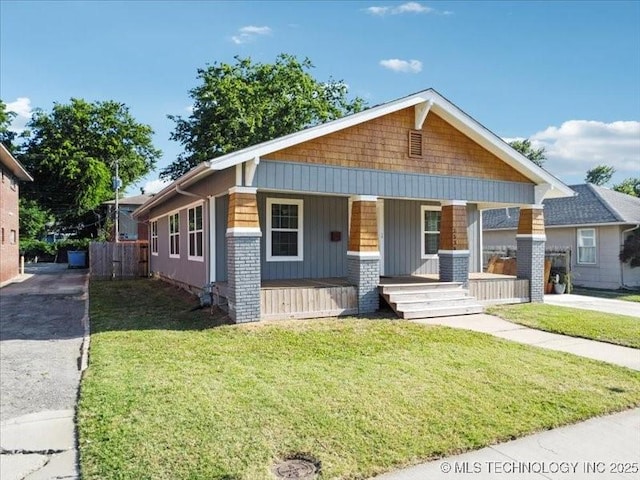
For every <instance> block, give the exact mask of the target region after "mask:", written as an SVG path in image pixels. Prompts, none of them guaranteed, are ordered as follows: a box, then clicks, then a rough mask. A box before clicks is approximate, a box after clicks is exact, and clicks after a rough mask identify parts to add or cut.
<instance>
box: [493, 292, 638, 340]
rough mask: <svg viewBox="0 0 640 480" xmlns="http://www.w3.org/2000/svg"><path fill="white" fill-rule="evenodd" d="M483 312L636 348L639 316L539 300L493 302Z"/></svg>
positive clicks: (541, 328) (574, 335) (532, 325)
mask: <svg viewBox="0 0 640 480" xmlns="http://www.w3.org/2000/svg"><path fill="white" fill-rule="evenodd" d="M487 313H491V314H492V315H497V316H499V317H501V318H504V319H505V320H509V321H511V322H515V323H519V324H521V325H526V326H527V327H532V328H537V329H539V330H545V331H547V332H554V333H562V334H565V335H571V336H573V337H582V338H590V339H592V340H600V341H602V342H609V343H615V344H617V345H624V346H626V347H634V348H640V320H639V319H637V318H634V317H629V316H627V315H615V314H612V313H603V312H596V311H592V310H583V309H577V308H570V307H558V306H555V305H545V304H542V303H521V304H519V305H496V306H493V307H489V308H487Z"/></svg>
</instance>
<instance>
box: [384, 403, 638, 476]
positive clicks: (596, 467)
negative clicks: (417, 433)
mask: <svg viewBox="0 0 640 480" xmlns="http://www.w3.org/2000/svg"><path fill="white" fill-rule="evenodd" d="M639 463H640V409H635V410H628V411H626V412H622V413H617V414H614V415H609V416H606V417H598V418H592V419H590V420H587V421H586V422H581V423H578V424H576V425H570V426H567V427H561V428H556V429H554V430H548V431H545V432H541V433H537V434H534V435H530V436H528V437H523V438H519V439H518V440H514V441H511V442H506V443H501V444H498V445H492V446H490V447H486V448H483V449H481V450H475V451H473V452H468V453H465V454H462V455H456V456H454V457H448V458H443V459H440V460H435V461H433V462H428V463H423V464H421V465H416V466H414V467H410V468H407V469H404V470H399V471H397V472H391V473H387V474H385V475H381V476H379V477H376V480H445V479H447V480H454V479H460V478H469V479H473V480H491V479H496V478H498V479H499V478H503V479H505V480H529V479H531V480H535V479H546V480H589V479H593V480H596V479H617V478H620V479H631V478H638V475H637V473H636V474H634V473H632V472H634V471H635V472H638V468H640V467H639ZM620 470H623V471H622V472H620V473H618V472H619V471H620ZM624 470H626V471H627V473H624Z"/></svg>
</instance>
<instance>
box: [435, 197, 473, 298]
mask: <svg viewBox="0 0 640 480" xmlns="http://www.w3.org/2000/svg"><path fill="white" fill-rule="evenodd" d="M438 258H439V261H438V266H439V275H440V281H441V282H461V283H462V284H463V285H465V286H466V285H467V284H468V283H469V240H468V239H467V202H465V201H462V200H452V201H447V202H442V216H441V217H440V247H439V249H438Z"/></svg>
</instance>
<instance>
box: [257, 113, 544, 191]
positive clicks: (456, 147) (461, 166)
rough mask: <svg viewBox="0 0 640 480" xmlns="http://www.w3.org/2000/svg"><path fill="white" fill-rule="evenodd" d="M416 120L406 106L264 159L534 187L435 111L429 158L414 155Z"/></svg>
mask: <svg viewBox="0 0 640 480" xmlns="http://www.w3.org/2000/svg"><path fill="white" fill-rule="evenodd" d="M414 118H415V116H414V109H413V108H405V109H403V110H399V111H397V112H393V113H390V114H388V115H384V116H382V117H379V118H376V119H373V120H370V121H368V122H366V123H362V124H358V125H355V126H352V127H349V128H346V129H344V130H341V131H338V132H334V133H331V134H328V135H325V136H323V137H320V138H316V139H314V140H310V141H307V142H304V143H301V144H299V145H295V146H292V147H289V148H285V149H283V150H279V151H277V152H274V153H271V154H269V155H265V156H264V157H263V159H265V160H283V161H291V162H302V163H317V164H323V165H333V166H341V167H352V168H371V169H377V170H388V171H402V172H413V173H423V174H430V175H445V176H451V175H453V176H465V177H475V178H485V179H492V180H505V181H512V182H525V183H532V182H531V181H530V180H529V179H527V178H526V177H525V176H524V175H522V174H521V173H519V172H518V171H516V170H515V169H513V168H512V167H510V166H509V165H507V164H506V163H504V162H503V161H501V160H500V159H499V158H498V157H496V156H495V155H493V154H492V153H490V152H488V151H487V150H485V149H484V148H482V147H481V146H480V145H478V144H477V143H475V142H474V141H473V140H471V139H469V138H468V137H467V136H465V135H464V134H462V133H461V132H459V131H458V130H456V129H455V128H453V127H452V126H451V125H449V124H448V123H447V122H445V121H444V120H443V119H442V118H440V117H439V116H437V115H436V114H435V113H433V112H431V113H429V115H428V116H427V120H426V122H425V123H424V125H423V128H422V132H423V142H424V144H423V157H422V158H415V157H410V156H409V136H408V132H409V130H411V129H413V127H414Z"/></svg>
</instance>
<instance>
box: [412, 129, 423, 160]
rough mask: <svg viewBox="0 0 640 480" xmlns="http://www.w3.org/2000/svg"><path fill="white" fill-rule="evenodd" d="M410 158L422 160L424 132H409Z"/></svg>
mask: <svg viewBox="0 0 640 480" xmlns="http://www.w3.org/2000/svg"><path fill="white" fill-rule="evenodd" d="M409 156H410V157H413V158H422V131H420V130H409Z"/></svg>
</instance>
